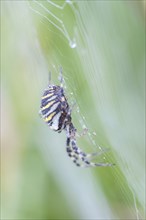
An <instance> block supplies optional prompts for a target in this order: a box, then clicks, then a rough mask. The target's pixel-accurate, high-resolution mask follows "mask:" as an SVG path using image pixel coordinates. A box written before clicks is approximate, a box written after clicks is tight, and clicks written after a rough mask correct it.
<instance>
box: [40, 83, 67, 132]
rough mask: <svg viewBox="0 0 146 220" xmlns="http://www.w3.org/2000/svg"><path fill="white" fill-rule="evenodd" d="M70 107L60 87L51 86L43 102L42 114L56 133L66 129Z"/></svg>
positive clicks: (46, 91) (45, 93) (43, 97)
mask: <svg viewBox="0 0 146 220" xmlns="http://www.w3.org/2000/svg"><path fill="white" fill-rule="evenodd" d="M68 110H69V105H68V103H67V100H66V98H65V96H64V93H63V89H62V88H61V87H60V86H54V85H49V86H48V88H47V89H46V90H45V92H44V94H43V96H42V101H41V114H42V117H43V119H44V121H45V122H46V123H47V124H48V125H49V127H50V128H51V129H53V130H55V131H58V132H59V131H61V130H62V129H64V128H65V126H66V125H65V118H66V115H67V113H68Z"/></svg>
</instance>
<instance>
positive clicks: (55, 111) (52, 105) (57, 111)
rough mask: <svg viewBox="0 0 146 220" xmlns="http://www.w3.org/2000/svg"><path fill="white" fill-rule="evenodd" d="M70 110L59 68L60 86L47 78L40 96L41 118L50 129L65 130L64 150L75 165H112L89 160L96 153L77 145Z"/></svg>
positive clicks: (75, 131)
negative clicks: (85, 150)
mask: <svg viewBox="0 0 146 220" xmlns="http://www.w3.org/2000/svg"><path fill="white" fill-rule="evenodd" d="M50 77H51V76H50ZM71 112H72V108H70V106H69V104H68V102H67V99H66V97H65V94H64V89H63V76H62V69H60V86H58V85H52V84H50V80H49V85H48V87H47V88H46V89H45V91H44V94H43V96H42V99H41V110H40V114H41V116H42V118H43V119H44V121H45V122H46V123H47V124H48V125H49V127H50V128H51V129H52V130H54V131H57V132H61V131H62V130H65V131H66V136H67V139H66V151H67V154H68V156H69V157H70V158H71V159H72V160H73V162H74V163H75V164H76V165H77V166H79V167H96V166H112V165H113V164H108V163H93V162H91V161H90V160H91V159H92V157H93V156H96V155H97V156H98V153H92V154H86V153H84V152H83V151H82V150H81V149H80V148H79V147H78V146H77V143H76V133H77V130H76V128H75V127H74V125H73V123H72V118H71Z"/></svg>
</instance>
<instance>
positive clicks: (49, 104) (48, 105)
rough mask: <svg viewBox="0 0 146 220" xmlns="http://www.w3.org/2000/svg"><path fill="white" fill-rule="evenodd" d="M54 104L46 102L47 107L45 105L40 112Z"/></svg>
mask: <svg viewBox="0 0 146 220" xmlns="http://www.w3.org/2000/svg"><path fill="white" fill-rule="evenodd" d="M54 103H55V100H53V101H52V102H48V104H47V105H45V106H44V107H43V108H42V109H41V110H45V109H46V108H49V107H50V106H51V105H53V104H54Z"/></svg>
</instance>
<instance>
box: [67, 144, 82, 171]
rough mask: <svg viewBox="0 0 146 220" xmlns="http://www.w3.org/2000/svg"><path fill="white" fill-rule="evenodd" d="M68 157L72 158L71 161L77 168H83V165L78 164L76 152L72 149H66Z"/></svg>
mask: <svg viewBox="0 0 146 220" xmlns="http://www.w3.org/2000/svg"><path fill="white" fill-rule="evenodd" d="M66 151H67V154H68V156H69V157H70V158H71V160H72V161H73V162H74V163H75V165H76V166H78V167H81V166H82V165H81V164H80V163H79V162H78V160H79V158H78V156H77V155H76V154H75V152H74V151H73V150H72V148H71V147H67V148H66Z"/></svg>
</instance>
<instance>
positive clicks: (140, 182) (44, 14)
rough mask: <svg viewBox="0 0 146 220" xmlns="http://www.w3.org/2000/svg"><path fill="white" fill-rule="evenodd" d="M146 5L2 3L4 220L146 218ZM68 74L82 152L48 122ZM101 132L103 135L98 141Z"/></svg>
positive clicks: (2, 214)
mask: <svg viewBox="0 0 146 220" xmlns="http://www.w3.org/2000/svg"><path fill="white" fill-rule="evenodd" d="M144 9H145V2H144V1H128V0H127V1H118V0H117V1H112V0H111V1H69V0H68V1H66V2H65V1H15V0H14V1H9V0H7V1H1V73H2V75H1V128H2V129H1V155H2V156H1V211H2V212H1V219H2V220H3V219H41V220H42V219H144V218H145V148H144V139H145V138H144V137H145V133H144V114H145V112H144V109H145V108H144V97H145V94H144V89H145V81H144V79H145V76H144V67H145V50H144V44H145V42H144V41H145V32H144ZM60 66H62V68H63V75H64V79H65V91H66V94H67V97H68V101H69V103H70V104H72V103H73V102H74V101H75V102H76V107H75V108H74V111H73V122H74V125H75V127H76V128H77V129H78V131H79V133H80V132H81V131H82V128H83V127H85V126H86V127H87V128H88V129H89V132H88V134H87V135H86V136H85V137H81V138H79V140H78V144H79V146H80V148H81V149H83V150H85V151H87V152H95V151H99V152H100V146H101V147H103V148H109V149H110V151H109V152H107V153H106V154H105V155H101V156H100V157H99V158H96V161H104V162H108V163H116V166H115V167H100V168H89V169H80V168H77V167H76V166H75V165H74V164H73V163H72V161H71V160H70V159H69V158H68V156H67V154H66V150H65V142H66V135H65V132H62V133H61V134H58V133H56V132H53V131H51V130H50V129H49V128H48V127H47V126H46V125H45V124H44V122H43V121H42V119H41V118H40V117H39V114H38V111H39V107H40V99H41V95H42V93H43V90H44V89H45V88H46V86H47V84H48V72H49V71H51V72H52V82H53V83H54V84H58V75H59V67H60ZM95 134H96V135H95Z"/></svg>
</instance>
